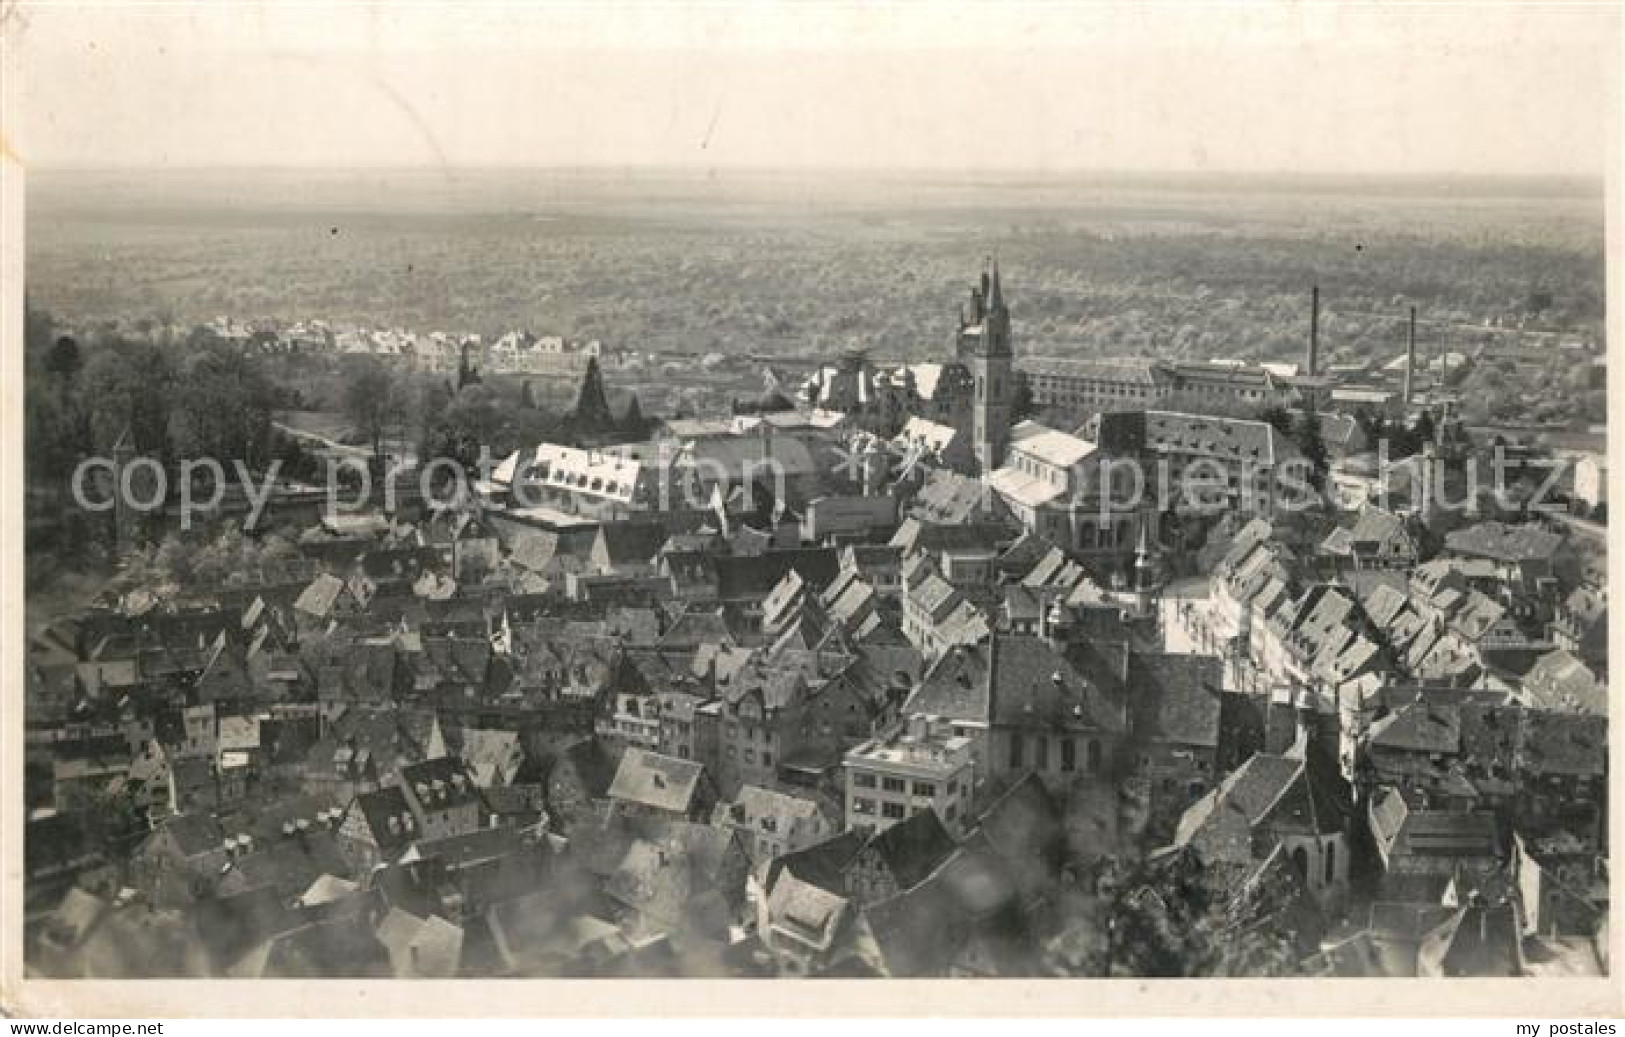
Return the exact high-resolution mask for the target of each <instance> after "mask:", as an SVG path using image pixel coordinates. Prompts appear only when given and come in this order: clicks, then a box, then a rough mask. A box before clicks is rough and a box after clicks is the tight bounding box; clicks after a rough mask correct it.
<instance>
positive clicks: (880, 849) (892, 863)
mask: <svg viewBox="0 0 1625 1037" xmlns="http://www.w3.org/2000/svg"><path fill="white" fill-rule="evenodd" d="M864 849H865V850H866V851H873V852H874V853H875V854H877V855H878V856H879V857H880V859H881V861H882V862H884V864H885V865H886V870H888V871H889V872H891V874H892V877H893V878H894V879H895V880H896V881H897V887H898V888H899V889H912V888H913V887H914V886H916V885H918V884H919V883H921V882H923V881H925V878H926V876H928V875H930V874H931V873H932V872H934V871H936V870H937V868H939V867H941V866H942V864H943V862H944V861H946V860H947V859H948V858H949V856H951V855H952V854H953V852H954V849H955V843H954V838H953V836H951V835H949V834H948V829H946V828H944V827H943V825H942V821H941V820H939V819H938V817H937V813H936V811H935V810H922V811H920V812H919V813H917V814H914V815H912V816H910V817H908V818H906V819H904V820H902V821H899V822H897V823H896V824H894V825H891V826H890V827H888V828H886V829H885V830H884V831H882V832H879V833H877V834H876V835H874V836H873V837H871V838H870V839H869V843H868V845H867V846H866V847H864Z"/></svg>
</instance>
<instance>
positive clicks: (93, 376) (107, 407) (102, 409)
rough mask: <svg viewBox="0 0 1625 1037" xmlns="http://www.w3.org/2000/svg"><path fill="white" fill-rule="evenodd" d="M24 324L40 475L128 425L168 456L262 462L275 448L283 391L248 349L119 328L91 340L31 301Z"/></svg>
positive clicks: (51, 473) (134, 441) (30, 458)
mask: <svg viewBox="0 0 1625 1037" xmlns="http://www.w3.org/2000/svg"><path fill="white" fill-rule="evenodd" d="M25 325H26V333H25V339H24V346H25V350H26V358H25V368H26V372H27V385H28V392H27V393H26V394H25V409H26V412H27V413H26V434H27V446H26V459H27V463H28V468H29V478H30V481H31V482H32V481H35V480H39V479H58V478H61V477H65V475H66V474H67V473H69V472H71V471H72V469H73V467H74V465H76V464H77V463H78V461H79V460H80V459H81V458H84V457H89V456H93V455H97V454H106V453H107V452H108V451H110V450H111V449H112V447H113V445H114V444H115V443H116V442H117V441H118V439H119V437H120V436H122V435H125V434H126V432H128V435H129V444H130V446H132V447H133V448H134V449H135V450H136V451H138V452H139V453H142V454H147V455H151V456H153V457H157V458H159V459H161V460H163V461H165V462H170V461H175V460H178V459H180V458H185V457H214V458H217V459H220V460H221V461H222V462H223V463H226V464H227V465H228V467H229V466H230V462H231V461H236V460H241V461H242V462H243V463H244V464H246V465H248V466H249V467H250V468H252V469H256V470H257V469H259V468H260V467H261V466H263V464H264V463H265V462H266V461H267V459H268V458H269V456H270V455H271V451H272V447H273V444H272V436H271V427H272V426H271V415H272V413H273V411H274V409H275V408H276V406H277V403H278V395H277V391H276V388H275V386H274V385H273V384H272V383H271V381H270V380H269V379H268V378H267V377H266V376H265V373H264V372H263V371H262V370H261V369H260V368H259V366H258V365H257V364H256V363H255V361H254V359H253V358H252V357H249V356H247V355H245V354H244V353H243V352H242V351H241V350H237V349H233V348H230V347H228V346H224V345H220V344H214V343H209V342H206V341H196V342H189V343H186V344H183V345H176V346H171V347H168V348H165V347H160V346H155V345H152V344H149V343H143V342H131V341H126V340H123V339H118V338H113V339H109V340H106V341H103V342H98V343H94V344H89V345H87V344H82V343H80V342H78V341H77V340H75V339H74V338H73V337H71V336H67V335H58V334H57V333H56V331H55V328H54V325H53V323H52V321H51V319H50V317H49V316H48V315H46V314H44V313H41V312H40V311H37V310H32V309H30V310H29V311H28V312H27V316H26V320H25Z"/></svg>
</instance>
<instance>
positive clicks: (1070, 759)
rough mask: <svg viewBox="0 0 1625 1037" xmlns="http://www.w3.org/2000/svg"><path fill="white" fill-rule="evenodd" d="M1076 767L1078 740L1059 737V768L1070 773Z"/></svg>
mask: <svg viewBox="0 0 1625 1037" xmlns="http://www.w3.org/2000/svg"><path fill="white" fill-rule="evenodd" d="M1077 769H1078V742H1077V739H1075V738H1063V739H1061V770H1062V772H1064V773H1067V774H1071V773H1072V772H1073V771H1075V770H1077Z"/></svg>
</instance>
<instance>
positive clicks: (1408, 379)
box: [1405, 306, 1416, 410]
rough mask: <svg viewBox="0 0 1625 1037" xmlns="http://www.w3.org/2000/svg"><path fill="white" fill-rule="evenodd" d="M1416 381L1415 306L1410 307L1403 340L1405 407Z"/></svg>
mask: <svg viewBox="0 0 1625 1037" xmlns="http://www.w3.org/2000/svg"><path fill="white" fill-rule="evenodd" d="M1415 381H1416V307H1415V306H1412V307H1411V329H1410V336H1409V337H1408V338H1407V339H1406V342H1405V407H1406V409H1407V410H1408V409H1409V408H1410V405H1411V389H1412V387H1413V386H1414V384H1415Z"/></svg>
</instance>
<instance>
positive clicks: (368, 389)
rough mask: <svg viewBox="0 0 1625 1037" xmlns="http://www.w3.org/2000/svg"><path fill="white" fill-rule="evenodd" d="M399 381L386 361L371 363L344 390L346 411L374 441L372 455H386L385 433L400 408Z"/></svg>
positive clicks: (353, 377)
mask: <svg viewBox="0 0 1625 1037" xmlns="http://www.w3.org/2000/svg"><path fill="white" fill-rule="evenodd" d="M398 403H399V400H398V391H397V389H396V386H395V380H394V378H392V377H391V376H390V373H389V371H388V369H386V368H385V367H384V366H383V365H382V364H376V363H372V364H368V365H366V366H365V367H363V368H361V370H359V371H357V372H356V373H355V374H354V375H353V376H352V377H351V379H350V383H349V385H347V386H346V387H345V390H344V410H345V414H346V415H347V416H348V417H349V419H350V420H351V421H352V422H354V423H355V427H356V430H357V431H358V432H360V433H361V435H362V436H363V437H365V439H366V440H367V442H368V443H370V444H372V456H373V458H374V459H375V460H381V459H382V458H383V456H384V448H383V442H384V433H385V431H386V430H387V429H388V428H389V425H390V424H391V422H393V420H394V419H395V415H396V412H397V410H398V409H399V408H398Z"/></svg>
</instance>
